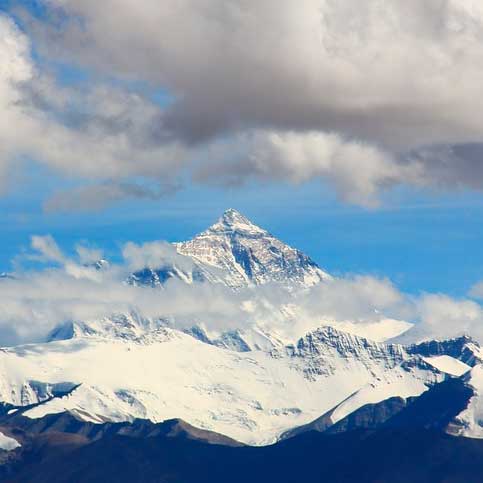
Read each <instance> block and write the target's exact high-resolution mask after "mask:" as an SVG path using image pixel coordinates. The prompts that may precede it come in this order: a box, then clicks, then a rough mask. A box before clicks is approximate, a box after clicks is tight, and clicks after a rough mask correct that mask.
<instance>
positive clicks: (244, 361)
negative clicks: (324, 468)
mask: <svg viewBox="0 0 483 483" xmlns="http://www.w3.org/2000/svg"><path fill="white" fill-rule="evenodd" d="M169 250H170V251H169V257H168V258H169V259H168V260H165V261H164V262H163V263H162V264H161V265H159V266H155V265H154V264H151V265H150V266H145V267H144V268H142V269H140V270H136V271H134V272H132V273H131V274H129V275H128V276H127V277H126V279H125V281H124V283H125V284H126V285H128V286H134V287H137V288H139V289H144V290H146V291H147V290H151V291H156V292H155V293H160V292H161V291H163V290H164V289H165V288H164V287H165V286H166V284H167V283H169V282H171V281H175V282H176V283H180V284H187V285H190V286H191V285H204V284H208V285H209V286H214V287H223V289H226V290H228V291H230V292H233V293H234V294H239V295H236V296H243V297H246V294H247V293H251V292H250V290H252V289H256V290H262V291H263V287H270V286H272V285H274V286H280V287H281V288H282V289H283V292H282V293H283V294H284V296H286V297H287V301H286V303H284V304H281V305H280V307H278V306H277V307H274V306H272V305H270V304H269V303H268V302H266V301H264V300H262V301H261V302H260V300H250V299H248V300H245V301H244V303H245V305H246V306H247V311H246V313H247V317H248V316H249V314H250V313H251V312H252V310H251V307H252V306H253V305H256V304H257V303H258V304H260V303H262V304H263V303H264V304H265V305H266V307H265V311H264V312H263V314H265V315H266V316H263V317H262V316H257V317H255V318H254V319H253V323H251V324H249V325H243V326H241V327H237V326H236V324H235V326H234V327H233V326H230V327H229V328H228V329H227V330H223V328H219V329H218V330H213V329H211V328H210V327H209V325H208V324H206V323H205V322H206V320H205V319H206V318H207V317H209V315H206V314H203V313H200V314H197V315H196V316H195V317H192V318H190V319H188V320H182V321H181V323H180V321H179V320H175V318H173V317H172V316H171V315H170V314H166V313H159V314H157V315H156V316H155V317H152V316H149V317H148V316H146V315H144V314H143V313H141V312H140V311H139V310H136V308H135V307H133V308H132V310H130V311H128V312H120V313H115V314H112V315H110V316H108V317H104V318H100V319H92V320H91V319H86V320H75V321H67V322H65V323H63V324H61V325H60V326H58V327H57V328H55V329H54V330H53V331H52V332H51V333H50V334H49V337H48V339H47V340H46V341H45V342H42V343H36V344H26V345H21V346H15V347H5V348H3V349H1V350H0V401H1V402H2V403H3V409H4V414H5V416H4V417H5V418H7V419H8V418H13V417H16V416H18V415H19V414H21V415H23V416H25V417H28V418H31V419H36V418H43V417H45V416H46V415H49V414H60V413H64V412H66V411H67V412H69V413H70V414H71V415H73V416H74V417H75V418H77V419H79V420H82V421H86V422H94V423H96V424H101V423H105V422H108V421H110V422H122V421H132V420H135V419H149V420H151V421H153V422H162V421H166V420H169V419H173V418H179V419H182V420H184V421H186V422H187V423H189V424H190V425H192V426H194V427H196V428H200V429H203V430H210V431H214V432H216V433H220V434H222V435H225V436H228V437H230V438H232V439H233V440H236V441H239V442H241V443H245V444H250V445H266V444H270V443H273V442H276V441H278V440H279V439H280V438H282V437H286V435H287V434H289V433H290V431H297V428H303V427H306V426H307V425H310V424H311V423H313V422H315V421H317V420H319V418H320V417H322V416H324V421H325V423H324V424H325V425H326V427H331V426H334V425H337V424H339V423H341V422H342V421H345V420H347V418H349V417H350V416H351V415H353V414H356V413H357V411H360V410H362V409H363V408H365V407H367V406H368V405H380V404H384V402H385V401H389V400H392V399H393V398H400V399H401V400H403V401H405V402H406V403H407V404H409V402H412V401H414V400H417V398H418V397H420V396H421V395H423V394H425V393H427V392H428V391H431V390H432V388H436V387H438V386H439V385H440V384H443V383H444V382H445V381H448V380H452V379H457V380H459V381H461V384H463V385H464V386H465V387H468V388H470V389H471V398H470V399H469V400H468V404H467V406H466V407H465V408H464V410H463V411H461V412H460V413H458V414H457V415H456V416H455V417H454V418H453V419H452V420H451V421H450V423H448V424H447V425H446V426H445V429H446V430H447V431H448V432H451V433H452V434H457V435H462V436H470V437H478V438H481V437H483V427H482V426H481V425H480V421H481V420H483V403H482V402H481V397H480V395H479V394H480V392H481V391H482V390H483V376H482V374H483V369H482V366H481V364H482V361H483V351H482V350H481V349H480V347H479V345H478V344H477V343H476V342H475V341H474V340H472V339H471V338H470V337H467V336H465V337H459V338H456V339H451V340H447V341H425V342H421V343H418V344H404V345H403V344H397V343H391V339H393V338H395V337H397V336H399V335H401V334H403V333H404V334H409V333H410V332H411V330H412V329H411V327H412V325H411V324H410V323H408V322H405V321H401V320H394V319H391V318H390V317H385V316H384V315H383V314H380V316H379V317H378V318H377V320H376V321H371V322H370V323H365V324H360V323H354V322H352V321H350V320H347V321H344V322H340V321H331V320H330V319H327V318H325V317H324V316H323V314H321V316H320V319H319V318H317V319H315V320H313V321H312V326H311V328H310V330H308V331H307V332H305V333H298V332H297V331H296V330H294V327H296V326H297V320H298V319H299V318H300V317H302V312H301V310H300V307H298V306H297V304H296V300H297V299H296V297H295V298H293V295H294V294H295V293H304V291H307V290H310V289H311V288H312V287H314V286H317V285H318V284H324V283H328V282H330V280H331V279H332V277H331V275H330V274H328V273H327V272H325V271H324V270H323V269H321V268H320V267H318V266H317V264H316V263H315V262H314V261H312V260H311V259H310V258H309V257H307V256H306V255H304V254H303V253H301V252H300V251H298V250H296V249H294V248H291V247H289V246H287V245H286V244H284V243H283V242H281V241H279V240H278V239H276V238H275V237H273V236H272V235H270V234H269V233H268V232H267V231H265V230H263V229H262V228H259V227H257V226H256V225H254V224H253V223H251V222H250V221H249V220H248V219H247V218H245V217H244V216H243V215H241V214H240V213H238V212H236V211H235V210H228V211H226V212H225V213H224V215H223V216H222V217H221V218H220V219H219V220H218V221H217V222H216V223H215V224H214V225H213V226H211V227H210V228H208V229H207V230H206V231H204V232H203V233H201V234H199V235H197V236H196V237H194V238H193V239H192V240H190V241H187V242H180V243H176V244H174V245H172V247H171V248H170V249H169ZM106 267H108V262H106V261H104V260H103V261H99V262H96V264H95V266H94V269H95V270H101V271H102V270H105V269H106ZM158 291H159V292H158ZM253 293H258V292H256V291H254V292H253ZM274 321H276V322H277V323H274ZM232 325H233V324H232ZM395 340H397V339H395Z"/></svg>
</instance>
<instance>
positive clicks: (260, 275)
mask: <svg viewBox="0 0 483 483" xmlns="http://www.w3.org/2000/svg"><path fill="white" fill-rule="evenodd" d="M176 248H177V250H178V252H179V253H181V254H182V255H185V256H189V257H191V258H193V259H194V260H195V261H196V262H198V263H201V264H203V265H204V266H207V267H209V268H211V269H214V270H217V271H220V270H221V273H222V274H223V275H222V278H223V281H224V282H225V283H226V284H228V285H229V286H231V287H234V288H238V287H243V286H250V285H261V284H264V283H267V282H277V283H283V284H297V285H303V286H312V285H315V284H317V283H319V282H320V281H322V280H325V279H327V278H329V275H328V274H327V273H325V272H324V271H323V270H321V269H320V268H319V267H318V266H317V264H316V263H315V262H314V261H313V260H311V259H310V258H309V257H308V256H307V255H305V254H303V253H302V252H300V251H299V250H297V249H295V248H292V247H290V246H288V245H286V244H285V243H283V242H282V241H280V240H279V239H277V238H275V237H274V236H273V235H271V234H270V233H269V232H268V231H266V230H264V229H263V228H260V227H258V226H257V225H255V224H254V223H252V222H251V221H250V220H249V219H248V218H246V217H245V216H243V215H242V214H241V213H239V212H238V211H236V210H234V209H229V210H227V211H225V213H224V214H223V215H222V216H221V218H220V219H219V220H218V221H217V222H216V223H215V224H214V225H212V226H211V227H209V228H208V229H207V230H205V231H203V232H202V233H200V234H199V235H197V236H195V237H194V238H193V239H192V240H189V241H187V242H181V243H177V244H176ZM218 273H219V272H218Z"/></svg>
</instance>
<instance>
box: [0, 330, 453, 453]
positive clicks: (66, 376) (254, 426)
mask: <svg viewBox="0 0 483 483" xmlns="http://www.w3.org/2000/svg"><path fill="white" fill-rule="evenodd" d="M124 322H126V321H124ZM129 323H130V321H127V325H128V326H129ZM128 328H129V327H128ZM162 332H163V334H162V335H163V336H162V337H152V338H149V337H146V338H139V339H137V340H130V339H122V338H113V339H110V338H99V337H96V336H95V335H92V336H91V337H83V338H77V339H69V340H65V341H53V342H50V343H46V344H36V345H28V346H21V347H17V348H12V349H5V350H2V351H0V399H1V400H3V401H4V402H6V403H9V404H12V405H14V406H19V405H20V406H25V405H28V404H35V403H38V402H42V401H43V403H42V404H40V405H39V406H37V407H35V408H34V409H31V410H29V411H27V412H26V413H25V414H26V415H27V416H30V417H41V416H43V415H45V414H49V413H57V412H62V411H65V410H69V411H73V412H74V413H75V414H76V415H77V416H78V417H81V418H82V419H86V420H89V421H94V422H102V421H105V420H111V421H129V420H132V419H133V418H147V419H151V420H153V421H155V422H156V421H163V420H166V419H172V418H181V419H183V420H185V421H187V422H189V423H190V424H192V425H194V426H196V427H200V428H203V429H209V430H213V431H216V432H218V433H221V434H225V435H227V436H230V437H232V438H234V439H236V440H239V441H242V442H246V443H251V444H265V443H270V442H273V441H274V440H276V438H277V437H278V436H279V435H280V434H282V433H283V432H285V431H286V430H288V429H290V428H292V427H295V426H300V425H303V424H306V423H308V422H310V421H312V420H314V419H315V418H317V417H318V416H320V414H322V413H324V412H326V411H328V410H330V409H331V408H333V407H335V406H336V405H337V404H340V403H341V402H342V401H344V400H346V399H347V398H348V397H349V396H351V395H352V394H354V393H356V392H358V391H361V389H363V388H364V391H362V392H361V393H360V396H359V397H358V399H357V401H356V403H357V404H354V407H355V406H358V405H363V404H364V402H365V401H366V400H367V399H368V400H371V401H372V400H374V399H378V398H379V397H380V396H379V395H380V394H382V395H384V394H391V395H392V394H396V395H398V394H404V396H417V395H419V394H421V393H422V392H424V391H426V389H427V388H428V387H429V386H431V385H432V384H435V383H437V382H440V381H442V380H443V379H444V378H445V377H446V376H445V375H444V374H443V373H441V372H440V371H438V370H436V369H434V368H433V367H432V366H431V365H429V364H426V363H424V361H423V360H422V358H421V357H420V356H419V355H416V354H415V355H411V354H408V353H407V352H406V351H405V349H404V347H402V346H396V345H385V344H378V343H374V342H371V341H368V340H367V339H363V338H360V337H356V336H353V335H350V334H344V333H342V332H339V331H337V330H335V329H332V328H322V329H320V330H317V331H314V332H311V333H309V334H307V335H306V336H305V337H303V338H301V339H300V340H299V341H298V342H297V343H296V344H294V345H293V346H287V347H285V348H280V349H277V350H273V351H271V352H265V351H255V352H253V351H251V352H234V351H231V350H227V349H223V348H219V347H216V346H214V345H211V344H207V343H203V342H201V341H199V340H196V339H195V338H193V337H191V336H189V335H187V334H184V333H182V332H180V331H177V330H173V329H168V328H165V329H163V330H162ZM32 381H43V386H42V385H41V384H40V383H35V384H33V383H32ZM65 388H68V389H69V392H67V391H65V395H62V394H60V395H58V396H57V397H54V398H52V395H54V396H55V394H54V393H55V392H56V391H57V394H59V391H60V389H65ZM372 391H376V392H377V395H376V396H377V397H375V396H373V395H372ZM351 407H352V406H351Z"/></svg>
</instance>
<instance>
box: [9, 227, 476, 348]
mask: <svg viewBox="0 0 483 483" xmlns="http://www.w3.org/2000/svg"><path fill="white" fill-rule="evenodd" d="M32 248H33V249H34V250H35V251H36V257H37V259H40V260H42V261H44V262H45V263H46V267H45V268H44V269H37V270H35V271H32V270H30V271H25V270H24V271H21V270H19V271H18V272H17V273H16V275H15V277H14V278H6V279H3V280H0V288H1V290H0V345H6V344H16V343H19V342H32V341H38V340H42V339H43V338H44V337H45V336H46V335H47V333H48V332H49V331H51V330H52V329H53V328H54V327H56V326H57V325H59V324H61V323H63V322H65V321H69V320H80V321H82V320H84V321H88V320H95V319H100V318H103V317H108V316H111V315H113V314H116V313H127V312H129V311H131V310H135V311H137V312H139V313H140V314H142V315H144V316H146V317H152V318H158V317H167V318H170V319H171V320H173V321H174V324H175V327H177V328H187V327H191V326H192V325H193V324H195V323H201V324H203V325H204V326H205V327H206V328H207V329H208V330H210V331H215V332H222V331H227V330H232V329H235V328H242V329H243V328H249V327H251V326H252V325H253V324H257V325H258V326H261V327H265V328H266V329H267V330H269V331H273V332H274V333H276V334H279V335H281V336H282V337H283V338H285V339H286V340H291V341H293V342H295V341H296V340H297V339H298V338H299V337H301V336H303V335H305V334H306V333H307V332H309V331H311V330H314V329H316V328H318V327H320V326H321V325H325V324H327V323H329V324H332V323H337V322H340V323H347V322H349V323H351V324H370V323H374V322H379V321H381V320H385V319H387V318H392V319H397V320H406V321H408V322H412V323H416V324H417V328H418V330H417V331H415V333H414V337H415V338H429V337H431V338H434V337H436V338H444V337H451V336H456V335H460V334H462V333H470V334H471V335H473V336H474V337H476V338H477V339H479V340H481V341H482V342H483V307H482V306H481V305H480V304H479V303H477V302H475V301H474V300H469V299H461V300H458V299H453V298H451V297H448V296H446V295H440V294H422V295H420V296H409V295H407V294H404V293H402V292H401V291H400V290H398V288H397V287H395V286H394V285H393V284H392V283H391V282H390V281H389V280H387V279H378V278H374V277H371V276H362V275H357V276H346V277H339V278H333V279H331V280H328V281H325V282H323V283H321V284H319V285H317V286H315V287H313V288H312V289H310V290H302V291H293V290H287V289H286V288H284V287H282V286H280V285H277V284H268V285H264V286H259V287H255V288H249V289H246V290H239V291H232V290H231V289H229V288H227V287H225V286H223V285H221V284H210V283H194V284H192V285H187V284H185V283H183V282H181V281H179V280H177V279H170V280H168V282H167V283H165V285H164V286H163V289H162V290H161V289H154V288H149V287H137V286H132V285H129V284H126V283H125V282H124V281H125V280H126V278H127V276H128V275H129V274H130V273H131V272H132V271H135V270H139V269H141V268H143V267H145V266H148V267H151V268H163V267H164V268H169V267H171V266H172V265H173V264H175V265H176V266H178V267H180V268H182V269H183V270H191V269H192V268H193V262H192V260H190V259H189V258H187V257H182V256H181V255H179V254H177V253H176V250H175V249H174V247H173V246H172V245H170V244H168V243H166V242H152V243H146V244H143V245H138V244H134V243H127V244H126V245H125V246H124V247H123V249H122V255H123V259H124V261H123V263H122V264H118V265H114V264H110V265H108V266H106V267H105V269H103V270H96V268H95V267H93V266H90V265H88V266H86V265H85V263H86V262H91V261H94V260H95V259H97V258H98V257H99V256H100V255H101V253H100V252H99V251H97V250H92V249H87V248H84V247H78V249H77V252H78V257H77V258H75V259H74V258H70V257H67V256H66V255H65V254H64V253H62V252H61V251H60V250H59V248H58V246H57V244H56V243H55V241H54V240H53V239H52V238H51V237H32ZM52 262H55V264H56V267H55V268H53V267H52Z"/></svg>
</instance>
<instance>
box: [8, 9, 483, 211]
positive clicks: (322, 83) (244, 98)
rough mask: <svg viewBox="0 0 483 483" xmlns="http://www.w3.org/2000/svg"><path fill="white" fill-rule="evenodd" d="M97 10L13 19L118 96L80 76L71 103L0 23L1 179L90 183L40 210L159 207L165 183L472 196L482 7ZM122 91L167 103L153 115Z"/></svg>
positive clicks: (478, 146)
mask: <svg viewBox="0 0 483 483" xmlns="http://www.w3.org/2000/svg"><path fill="white" fill-rule="evenodd" d="M103 6H104V8H103V9H102V10H100V9H99V8H98V4H97V2H95V1H93V0H69V1H64V0H48V1H46V2H45V3H44V7H45V9H46V11H45V14H44V15H42V18H41V19H34V18H32V17H29V16H28V15H27V14H26V13H25V12H23V13H19V11H18V10H17V12H16V13H17V18H22V19H23V20H22V23H23V25H24V27H25V29H26V31H27V32H28V34H29V35H30V36H31V38H32V39H33V41H34V42H35V45H36V47H37V49H38V50H39V51H40V52H41V53H42V54H43V55H44V56H45V57H46V58H47V59H50V60H52V59H54V60H56V61H57V60H59V59H63V60H64V61H65V62H68V63H75V64H77V65H80V66H82V68H84V69H87V70H89V71H90V72H94V71H95V72H97V73H102V74H103V75H104V76H106V77H107V78H109V79H115V80H116V81H117V82H116V83H115V84H114V83H105V82H104V83H102V82H96V81H95V79H96V77H95V76H93V77H92V78H91V79H90V85H89V86H88V87H87V88H86V86H83V87H82V88H65V87H60V86H59V85H57V84H56V82H55V79H51V78H49V77H48V76H47V75H46V74H45V73H44V72H40V67H39V66H36V65H34V62H33V61H32V58H31V56H30V47H29V40H28V38H27V37H26V35H25V34H23V33H22V32H20V31H19V29H18V28H16V27H15V25H14V24H13V23H12V21H10V20H8V18H7V17H5V16H2V17H1V18H0V20H1V22H0V28H1V29H2V37H3V39H4V41H3V44H0V55H1V56H2V57H4V58H6V59H7V61H6V62H4V63H3V65H4V67H3V70H2V71H1V72H0V83H1V87H0V103H1V106H2V120H3V121H4V124H5V125H4V126H3V127H4V128H5V129H2V130H1V131H0V132H2V134H3V138H2V151H3V152H2V153H1V156H0V157H1V158H2V161H0V171H1V172H2V174H0V176H1V177H2V178H3V179H4V180H5V179H6V177H7V176H8V166H9V165H11V164H12V159H13V158H14V157H15V155H18V154H19V153H25V152H27V153H28V154H30V155H33V156H34V157H35V158H37V159H38V160H39V161H40V162H43V163H45V164H47V165H48V166H49V167H50V168H53V169H55V170H58V171H60V172H62V173H64V175H69V176H75V177H79V178H82V179H83V181H84V182H85V181H87V182H89V183H91V184H89V185H88V186H85V185H83V186H82V187H81V188H77V189H75V190H74V191H73V192H67V191H66V192H62V193H58V194H56V195H54V197H53V198H51V199H50V200H48V201H47V202H46V205H45V207H46V209H47V210H58V209H76V207H80V206H83V207H85V208H86V209H100V208H103V207H104V206H106V205H107V204H109V203H113V202H116V201H118V200H121V199H124V198H142V197H147V198H157V197H161V196H164V195H166V194H167V193H168V194H169V192H171V190H170V189H167V190H166V187H173V186H174V187H176V186H177V177H178V176H179V175H180V173H181V172H188V173H190V174H192V175H193V177H194V178H195V179H196V180H197V181H199V182H210V183H212V182H222V183H228V184H240V183H243V182H244V181H245V180H247V179H251V178H259V179H263V180H268V181H278V180H280V179H284V180H288V181H291V182H295V183H302V182H305V181H307V180H312V179H321V180H323V181H324V182H326V181H328V182H330V183H331V184H332V185H333V186H334V187H335V188H336V190H337V192H338V193H339V194H340V196H341V198H342V199H344V200H345V201H349V202H351V203H359V204H363V205H367V206H373V205H375V204H377V199H378V194H379V192H380V191H381V190H383V189H387V188H390V187H392V186H394V185H398V184H413V185H417V186H422V187H425V186H431V187H438V188H444V189H454V188H455V187H457V188H471V189H478V190H481V189H483V172H482V170H481V164H482V163H481V159H482V155H483V129H482V126H483V117H482V116H483V114H482V113H483V109H482V107H483V106H482V105H480V104H481V102H483V101H481V100H480V99H481V96H480V95H479V91H480V86H481V85H482V83H483V59H482V57H481V55H480V51H481V41H482V40H483V7H482V6H481V3H480V2H477V1H475V0H463V1H462V0H447V1H441V0H428V1H425V2H420V1H418V0H408V1H405V2H386V1H382V0H368V1H365V2H360V1H358V0H306V1H304V2H303V3H302V4H298V3H297V4H295V3H294V2H292V1H291V0H281V1H280V0H263V1H259V0H256V1H255V0H244V1H234V2H229V3H227V2H225V1H222V0H200V1H196V2H193V1H190V0H181V1H179V0H165V1H163V2H159V1H157V0H142V1H138V2H130V1H119V0H106V1H105V2H104V3H103ZM112 11H115V12H116V22H112V16H111V15H110V13H109V12H112ZM3 50H4V51H5V52H3ZM118 81H121V82H118ZM126 81H127V82H128V83H129V82H131V83H133V82H134V83H136V82H141V83H142V84H146V85H149V86H150V88H152V89H160V90H162V91H163V92H166V93H167V95H168V96H169V97H170V99H171V102H169V103H167V105H165V106H163V107H160V106H159V105H157V104H156V103H153V102H151V101H149V100H148V99H147V98H146V97H143V96H142V95H141V94H140V93H139V92H133V91H128V90H126V89H123V88H122V87H120V86H122V85H123V82H124V83H126ZM20 86H21V87H20ZM2 120H0V122H2ZM12 120H14V122H12ZM14 125H15V126H20V129H18V128H16V129H12V126H14ZM20 133H21V135H20ZM183 170H185V171H183ZM139 177H141V178H144V179H147V180H149V182H150V183H151V185H150V184H149V183H138V182H137V179H138V178H139Z"/></svg>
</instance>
